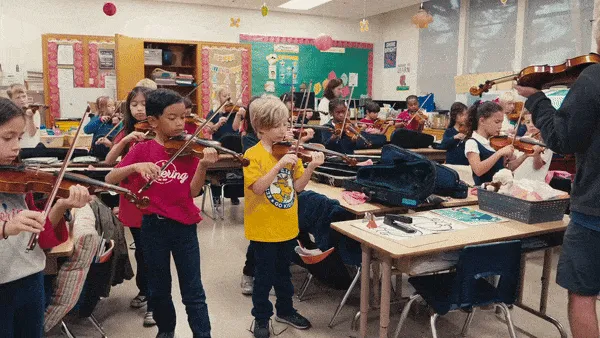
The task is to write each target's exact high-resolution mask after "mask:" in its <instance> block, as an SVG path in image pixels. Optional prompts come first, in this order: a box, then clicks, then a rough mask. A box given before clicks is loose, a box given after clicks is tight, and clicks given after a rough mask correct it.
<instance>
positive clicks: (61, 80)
mask: <svg viewBox="0 0 600 338" xmlns="http://www.w3.org/2000/svg"><path fill="white" fill-rule="evenodd" d="M73 87H74V85H73V69H71V68H58V88H59V89H68V88H73Z"/></svg>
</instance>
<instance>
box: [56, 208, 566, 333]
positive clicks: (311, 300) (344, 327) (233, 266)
mask: <svg viewBox="0 0 600 338" xmlns="http://www.w3.org/2000/svg"><path fill="white" fill-rule="evenodd" d="M200 201H201V200H198V202H200ZM225 205H226V219H225V220H224V221H219V222H214V221H212V220H211V219H209V218H205V221H203V222H202V223H201V224H200V225H199V226H198V230H199V231H198V238H199V240H200V253H201V262H202V281H203V283H204V288H205V290H206V294H207V297H208V306H209V313H210V319H211V324H212V335H213V337H219V338H221V337H226V338H245V337H248V338H249V337H252V334H251V333H250V332H248V331H247V329H248V328H250V325H251V322H252V316H251V315H250V310H251V308H252V300H251V297H250V296H243V295H242V294H241V290H240V278H241V277H240V276H241V271H242V267H243V265H244V260H245V254H246V248H247V246H248V241H247V240H246V239H245V238H244V227H243V200H242V203H241V205H239V206H231V205H230V203H229V201H226V203H225ZM126 234H127V237H128V240H129V241H130V242H131V236H130V233H129V232H128V231H126ZM130 253H131V255H130V259H131V261H132V264H134V265H135V259H134V258H133V251H130ZM557 257H558V256H557V255H555V260H554V266H553V272H552V277H551V278H552V281H554V278H555V276H556V270H555V268H556V261H557ZM542 259H543V255H542V254H537V253H535V254H531V255H530V257H529V260H528V264H527V270H526V284H525V291H524V299H525V302H526V303H527V304H530V305H531V306H533V307H536V304H537V303H536V300H538V299H539V292H540V283H539V280H540V277H541V270H542ZM134 270H135V268H134ZM171 273H172V275H173V300H174V302H175V308H176V310H177V315H178V317H177V331H176V335H177V337H178V338H188V337H192V335H191V331H190V329H189V327H188V324H187V317H186V314H185V308H184V306H183V304H182V303H181V296H180V294H179V287H178V282H177V279H176V277H175V276H176V271H175V267H174V265H172V268H171ZM292 274H293V282H294V285H295V286H296V287H297V288H298V287H299V286H300V284H301V283H302V281H303V279H304V277H305V272H304V271H303V270H302V269H299V268H298V267H293V268H292ZM405 289H406V288H405ZM405 292H406V291H405ZM549 293H550V296H549V303H548V313H549V315H551V316H554V317H555V318H556V319H558V320H559V321H560V322H561V323H562V324H563V325H564V326H565V328H566V329H567V330H568V321H567V311H566V309H567V293H566V291H565V290H563V289H562V288H560V287H559V286H558V285H557V284H556V283H554V282H552V283H551V287H550V292H549ZM136 294H137V288H136V286H135V281H134V280H131V281H127V282H126V283H124V284H121V285H119V286H116V287H113V288H112V291H111V294H110V297H109V298H107V299H104V300H102V301H101V302H100V304H99V305H98V307H97V308H96V310H95V312H94V314H95V316H96V318H97V319H98V320H99V322H100V323H101V324H102V326H103V327H104V330H105V331H106V334H107V335H108V337H111V338H121V337H123V338H124V337H128V338H129V337H130V338H138V337H139V338H145V337H155V336H156V332H157V329H156V328H155V327H154V328H144V327H143V326H142V320H143V316H144V310H143V309H132V308H130V307H129V302H130V300H131V298H132V297H134V296H135V295H136ZM343 294H344V292H343V291H335V290H331V289H328V288H326V287H324V286H321V285H319V284H318V282H317V283H314V284H313V285H312V286H311V287H310V288H309V290H308V292H307V295H306V296H305V298H306V299H305V300H304V301H302V302H299V301H298V300H297V299H294V304H295V306H296V308H297V309H298V310H299V311H300V313H302V314H303V315H304V316H306V317H307V318H309V319H310V320H311V322H312V324H313V327H312V328H311V329H310V330H307V331H300V330H296V329H294V328H289V329H287V330H286V331H285V332H283V333H282V334H281V335H280V336H279V337H280V338H292V337H314V338H318V337H323V338H325V337H327V338H338V337H339V338H341V337H357V336H358V333H357V332H355V331H352V330H350V321H351V318H352V317H353V316H354V314H355V313H356V311H357V310H358V307H359V286H358V285H357V287H356V290H355V292H354V293H353V294H352V296H351V297H350V299H349V301H348V303H347V305H346V306H345V308H344V309H343V310H342V313H341V314H340V315H339V317H338V319H337V324H336V325H335V326H334V328H333V329H330V328H329V327H328V326H327V325H328V323H329V320H330V319H331V316H332V315H333V313H334V310H335V308H336V306H337V304H338V303H339V301H340V300H341V297H342V296H343ZM272 300H273V301H274V297H272ZM400 311H401V306H400V305H393V306H392V315H393V316H392V320H391V323H390V331H391V332H392V333H393V331H394V330H395V328H396V325H397V321H398V319H399V314H400ZM512 316H513V320H514V323H515V325H516V327H517V335H518V336H519V337H544V338H551V337H559V334H558V331H557V330H556V329H555V327H554V326H552V325H551V324H549V323H547V322H545V321H543V320H541V319H538V318H536V317H534V316H532V315H530V314H529V313H527V312H525V311H523V310H521V309H517V308H515V309H513V310H512ZM465 318H466V314H464V313H461V312H454V313H450V314H448V315H447V316H444V317H442V318H440V319H438V324H437V327H438V334H439V335H440V337H458V336H460V330H461V328H462V324H463V322H464V319H465ZM68 322H69V325H70V327H71V329H72V330H73V333H74V334H75V335H76V337H78V338H88V337H99V334H98V333H97V332H96V331H95V330H94V329H93V326H92V324H91V323H90V322H89V321H87V320H74V319H69V320H68ZM274 327H275V331H276V332H279V331H280V330H282V329H283V328H285V325H283V324H280V323H277V322H274ZM378 328H379V318H378V311H376V310H373V311H371V312H370V316H369V337H378V336H379V334H378ZM401 336H402V337H411V338H416V337H431V332H430V329H429V315H428V312H427V311H426V310H421V311H411V314H410V315H409V317H408V320H407V323H406V325H405V327H404V329H403V331H402V335H401ZM508 336H509V335H508V331H507V330H506V325H505V324H504V323H503V321H501V320H500V317H497V316H496V315H495V314H494V313H493V311H483V310H482V311H478V312H477V313H476V315H475V318H474V320H473V323H472V324H471V328H470V332H469V337H481V338H484V337H508ZM58 337H62V335H61V334H60V330H56V329H55V330H53V331H52V332H51V333H50V334H49V335H48V338H58Z"/></svg>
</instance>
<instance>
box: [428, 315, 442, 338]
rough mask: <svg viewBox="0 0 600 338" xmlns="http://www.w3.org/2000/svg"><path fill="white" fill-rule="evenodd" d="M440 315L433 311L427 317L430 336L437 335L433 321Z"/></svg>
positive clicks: (434, 337)
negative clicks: (429, 325) (428, 317)
mask: <svg viewBox="0 0 600 338" xmlns="http://www.w3.org/2000/svg"><path fill="white" fill-rule="evenodd" d="M439 316H440V315H438V314H437V313H434V314H432V315H431V318H430V319H429V323H430V324H431V336H432V337H433V338H438V335H437V329H436V328H435V321H436V320H437V319H438V317H439Z"/></svg>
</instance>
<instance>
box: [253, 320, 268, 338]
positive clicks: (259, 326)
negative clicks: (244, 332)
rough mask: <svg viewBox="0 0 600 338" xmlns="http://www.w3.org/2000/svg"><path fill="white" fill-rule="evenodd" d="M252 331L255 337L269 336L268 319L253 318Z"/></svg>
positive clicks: (264, 337)
mask: <svg viewBox="0 0 600 338" xmlns="http://www.w3.org/2000/svg"><path fill="white" fill-rule="evenodd" d="M253 333H254V337H255V338H269V337H271V331H269V320H255V321H254V330H253Z"/></svg>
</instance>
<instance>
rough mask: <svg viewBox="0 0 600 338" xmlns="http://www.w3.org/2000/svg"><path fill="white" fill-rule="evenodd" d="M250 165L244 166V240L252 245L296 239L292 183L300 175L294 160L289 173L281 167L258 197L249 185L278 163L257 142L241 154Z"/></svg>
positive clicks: (294, 193)
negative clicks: (293, 166)
mask: <svg viewBox="0 0 600 338" xmlns="http://www.w3.org/2000/svg"><path fill="white" fill-rule="evenodd" d="M244 157H246V158H247V159H248V160H250V164H249V165H248V166H247V167H244V228H245V230H246V238H247V239H249V240H251V241H256V242H284V241H288V240H290V239H293V238H295V237H296V236H298V203H297V195H296V191H295V190H294V181H295V180H297V179H298V178H300V176H302V174H303V173H304V167H303V166H302V162H301V161H300V160H298V163H297V164H296V168H295V169H294V171H293V173H292V171H291V168H288V167H286V168H283V169H281V170H280V171H279V174H277V177H276V178H275V180H273V183H271V186H269V188H268V189H267V190H266V191H265V193H264V194H262V195H257V194H255V193H254V192H253V191H252V189H250V186H251V185H252V184H254V182H256V181H258V180H259V179H260V178H261V177H263V176H265V175H266V174H267V173H268V172H269V171H270V170H271V169H273V167H275V164H277V162H278V160H277V159H276V158H275V157H274V156H273V155H271V153H269V152H268V151H267V150H266V149H265V147H264V146H263V145H262V143H261V142H258V143H257V144H256V145H255V146H254V147H252V148H250V149H248V150H247V151H246V153H245V154H244Z"/></svg>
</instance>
